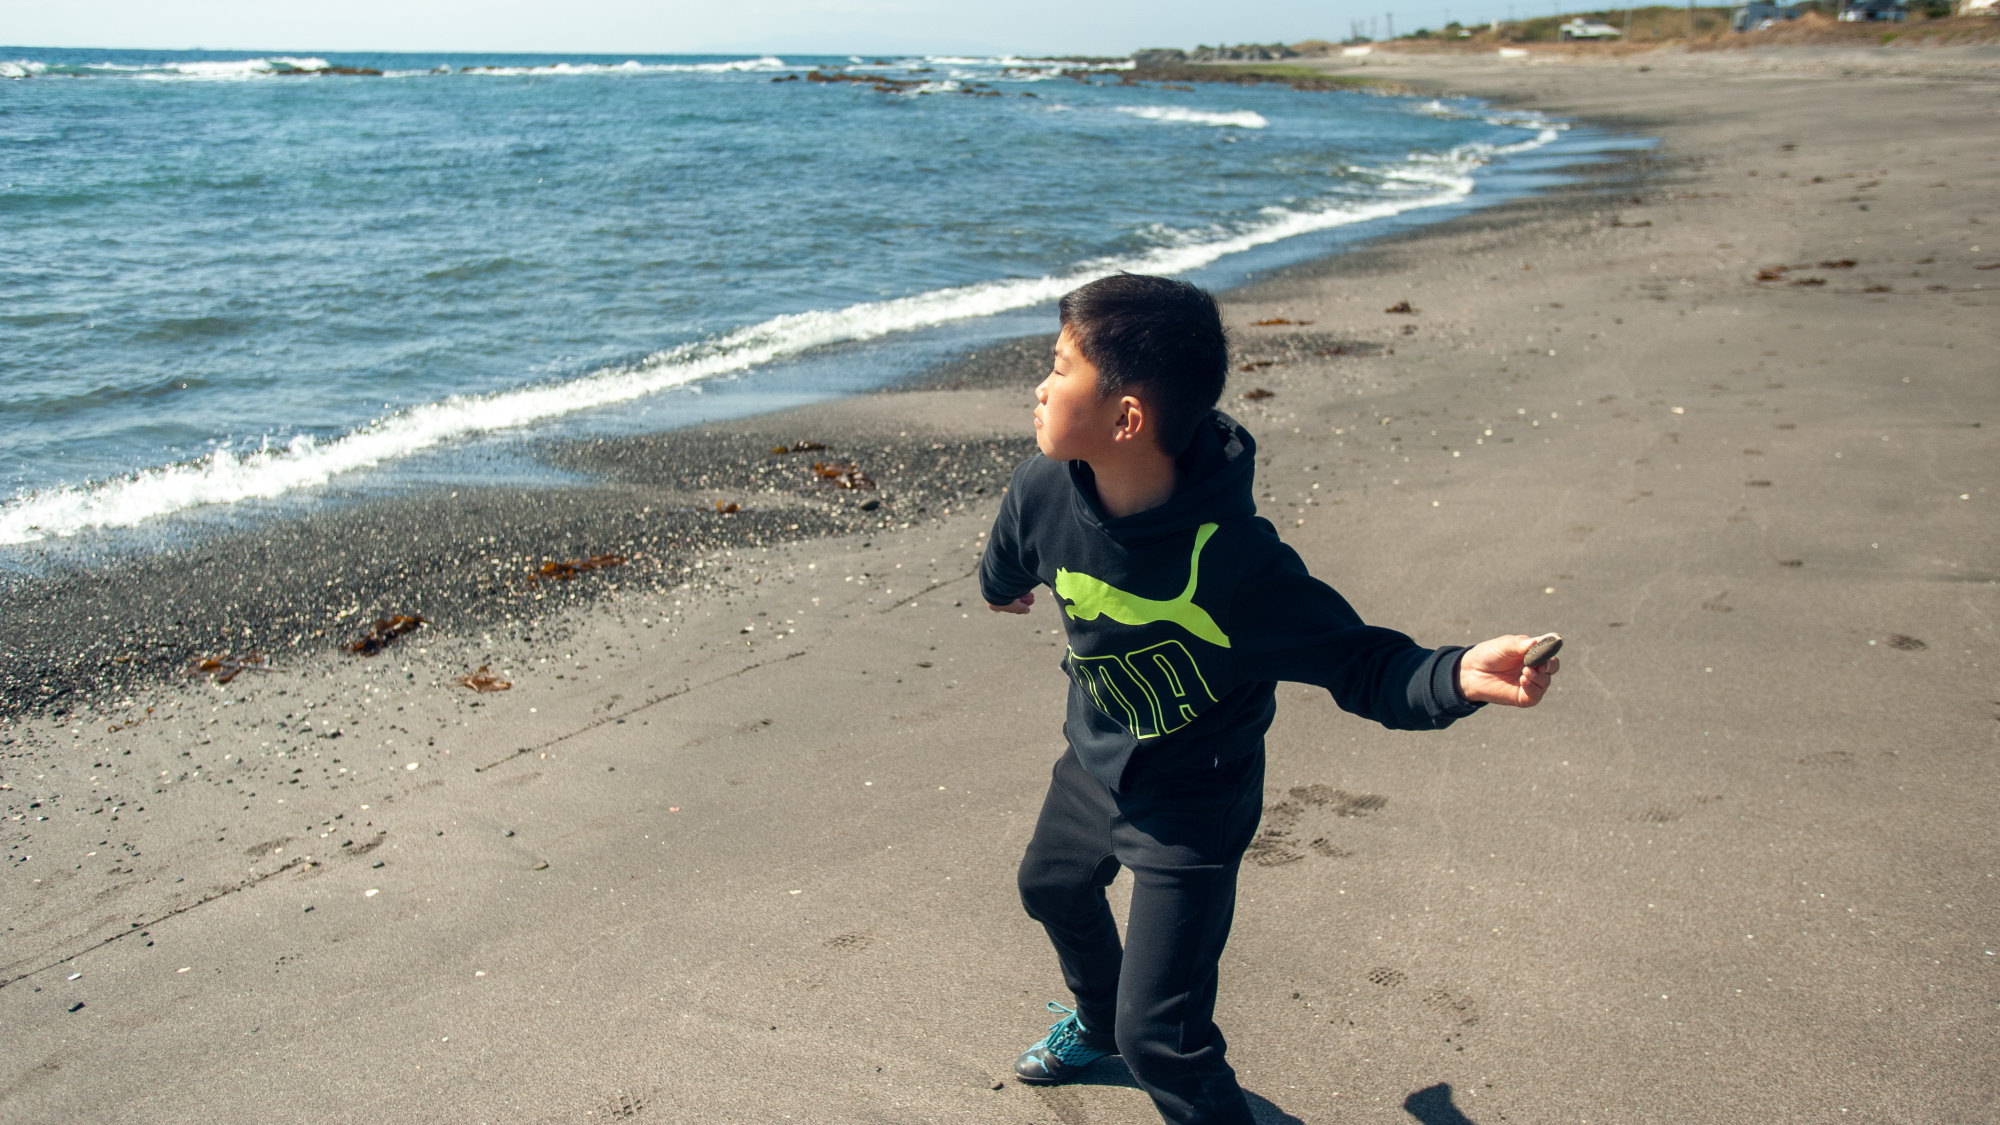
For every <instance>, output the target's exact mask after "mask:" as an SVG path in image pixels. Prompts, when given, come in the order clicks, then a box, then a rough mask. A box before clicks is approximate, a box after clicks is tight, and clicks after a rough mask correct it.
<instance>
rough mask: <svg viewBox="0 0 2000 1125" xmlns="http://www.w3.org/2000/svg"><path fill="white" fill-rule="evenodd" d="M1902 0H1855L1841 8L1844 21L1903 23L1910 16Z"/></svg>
mask: <svg viewBox="0 0 2000 1125" xmlns="http://www.w3.org/2000/svg"><path fill="white" fill-rule="evenodd" d="M1909 14H1910V13H1909V9H1907V8H1905V7H1903V5H1902V3H1901V0H1853V2H1851V3H1849V4H1848V5H1847V6H1846V7H1844V8H1842V9H1841V10H1840V21H1841V22H1842V23H1901V22H1903V20H1905V19H1906V18H1908V17H1909Z"/></svg>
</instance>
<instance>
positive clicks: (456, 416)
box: [0, 128, 1559, 545]
mask: <svg viewBox="0 0 2000 1125" xmlns="http://www.w3.org/2000/svg"><path fill="white" fill-rule="evenodd" d="M1558 135H1559V134H1558V132H1557V131H1556V130H1555V129H1553V128H1549V129H1544V130H1543V131H1542V132H1541V133H1540V134H1539V135H1538V136H1536V137H1535V138H1532V139H1530V140H1525V141H1522V142H1519V143H1517V144H1513V145H1499V146H1495V145H1466V146H1460V147H1458V148H1455V149H1453V150H1451V151H1450V152H1446V153H1442V154H1419V153H1413V154H1411V155H1410V156H1409V158H1408V160H1407V162H1406V163H1405V164H1404V165H1402V166H1400V167H1390V168H1385V169H1381V170H1380V174H1381V175H1382V177H1383V179H1384V181H1385V183H1384V186H1385V187H1388V188H1390V189H1391V190H1392V191H1393V190H1395V189H1396V188H1397V187H1399V186H1400V187H1402V188H1403V190H1402V191H1400V192H1397V194H1394V195H1392V196H1390V197H1388V198H1383V199H1379V200H1372V201H1366V202H1355V201H1352V200H1335V201H1326V202H1323V203H1321V204H1320V205H1318V206H1314V207H1307V208H1304V209H1286V208H1279V207H1271V208H1267V209H1265V211H1264V212H1263V215H1262V216H1261V221H1260V222H1258V223H1256V224H1255V225H1254V226H1251V227H1249V228H1247V229H1245V230H1241V231H1237V232H1232V233H1226V234H1221V235H1219V236H1218V235H1217V234H1216V233H1215V232H1190V233H1184V234H1182V235H1181V236H1180V237H1179V238H1178V239H1176V240H1174V241H1172V242H1170V244H1168V245H1164V246H1160V247H1157V248H1155V249H1153V250H1150V251H1147V252H1145V253H1142V254H1138V255H1134V256H1130V257H1123V258H1102V259H1095V260H1091V261H1086V262H1081V263H1078V264H1077V265H1076V266H1074V267H1072V268H1070V269H1068V270H1065V271H1062V272H1061V273H1058V274H1053V275H1049V276H1044V277H1034V278H1010V279H1005V280H996V281H985V282H978V283H975V284H971V285H962V286H952V287H948V288H943V289H936V290H931V291H929V292H924V293H917V294H913V295H911V296H907V297H899V298H894V299H891V300H886V301H874V302H864V303H860V304H854V305H849V306H847V307H845V308H837V309H823V310H813V311H809V312H802V313H789V314H785V315H782V316H777V317H773V318H771V319H769V320H766V321H763V322H762V323H759V324H755V325H751V326H748V327H745V328H741V329H737V330H736V331H734V332H731V333H728V334H726V335H723V336H721V337H719V338H716V339H713V340H707V341H696V342H691V343H687V344H681V345H678V346H675V347H672V348H669V349H666V350H664V351H660V352H656V353H654V354H652V355H650V356H647V357H646V358H644V359H642V360H639V361H637V362H634V363H629V364H620V365H616V366H612V367H606V368H600V369H598V370H596V371H592V372H590V373H588V374H585V375H583V376H581V377H579V378H576V379H573V380H568V381H564V382H558V383H548V384H541V385H536V386H529V387H521V388H517V389H514V390H508V391H500V392H496V393H493V394H489V395H477V396H471V395H465V396H453V397H451V398H447V399H443V400H441V401H438V402H432V403H426V404H423V405H421V406H416V407H412V408H409V409H406V410H403V411H400V412H398V413H396V414H392V415H389V416H387V417H384V418H380V419H377V420H376V421H374V422H372V423H370V424H368V425H366V426H363V427H361V428H360V429H357V430H354V431H351V432H349V433H347V434H344V435H341V436H338V437H335V438H332V439H330V440H321V439H317V438H314V437H312V436H310V435H298V436H294V437H292V438H290V439H289V440H284V441H271V440H266V441H264V442H262V443H260V444H259V445H257V446H256V447H255V448H254V449H249V450H245V451H236V450H231V449H226V448H224V449H217V450H215V451H214V452H212V453H210V454H208V455H207V456H205V457H202V458H199V459H196V460H192V461H186V462H181V463H177V464H172V465H164V466H159V467H156V468H151V469H145V470H141V471H139V472H136V473H133V474H130V475H128V476H124V477H120V478H116V479H113V480H109V481H102V482H95V483H91V484H84V485H71V486H62V487H58V488H52V489H44V490H41V491H38V492H33V493H29V494H26V495H23V496H19V497H16V498H15V499H13V500H11V501H9V502H7V503H5V504H4V505H0V545H18V544H24V543H33V542H37V541H40V540H43V539H47V538H49V537H51V536H55V537H64V536H70V535H74V534H76V533H78V532H81V531H86V530H89V529H92V528H110V527H131V526H135V525H137V524H139V523H142V522H144V521H146V520H149V519H154V518H157V517H160V516H165V515H169V514H172V513H175V512H180V511H186V510H189V509H193V508H198V507H204V506H209V505H217V504H230V503H236V502H239V501H244V500H252V499H272V498H276V497H280V496H284V495H286V494H288V493H292V492H295V491H297V490H300V489H306V488H311V487H314V486H317V485H321V484H324V483H326V482H327V481H329V480H331V479H332V478H333V477H335V476H337V475H339V474H342V473H347V472H351V471H354V470H358V469H366V468H371V467H374V466H378V465H381V464H384V463H386V462H390V461H394V460H396V459H398V458H402V457H406V456H409V455H411V454H414V453H418V452H421V451H424V450H427V449H432V448H435V447H438V446H441V445H444V444H446V443H449V442H452V441H455V440H460V439H464V438H468V437H474V436H477V435H480V434H486V433H492V432H496V431H501V430H508V429H514V428H518V427H522V426H527V425H531V424H534V423H538V422H545V421H549V420H552V419H556V418H560V417H564V416H566V415H572V414H577V413H581V412H583V411H587V410H594V409H598V408H602V407H606V406H612V405H615V404H618V403H622V402H630V401H632V400H635V399H639V398H644V397H646V396H648V395H653V394H658V393H660V392H662V391H667V390H672V389H674V388H677V387H686V386H689V385H691V384H695V383H699V382H701V381H702V380H706V379H713V378H716V377H718V376H724V375H731V374H736V373H740V372H743V371H747V370H750V369H752V368H755V367H758V366H761V365H763V364H767V363H771V362H774V361H777V360H782V359H785V358H788V357H791V356H795V355H798V354H800V353H803V352H805V351H808V350H810V349H813V348H817V347H824V346H827V345H831V344H843V343H855V342H861V341H867V340H873V339H878V338H881V337H884V336H889V335H893V334H896V333H901V332H908V331H914V330H917V329H923V328H930V327H934V326H937V325H941V324H948V323H951V322H954V321H962V320H970V319H975V318H979V317H986V316H993V315H996V314H1000V313H1005V312H1010V311H1013V310H1016V309H1022V308H1028V307H1032V306H1034V305H1039V304H1045V303H1048V302H1052V301H1054V300H1055V299H1056V298H1058V297H1060V296H1061V295H1062V294H1064V293H1066V292H1068V291H1069V290H1070V289H1073V288H1075V287H1076V286H1077V285H1080V284H1082V283H1084V282H1086V281H1089V280H1091V279H1092V278H1095V277H1101V276H1104V275H1105V274H1108V273H1113V272H1116V271H1119V270H1129V271H1132V272H1134V273H1154V274H1185V273H1188V272H1190V271H1193V270H1197V269H1201V268H1203V267H1205V266H1208V265H1210V264H1212V263H1214V262H1216V261H1218V260H1219V259H1222V258H1224V257H1227V256H1229V255H1231V254H1236V253H1241V252H1243V251H1246V250H1250V249H1253V248H1255V247H1258V246H1264V245H1268V244H1270V243H1273V242H1278V241H1281V240H1284V239H1287V238H1295V237H1298V236H1300V235H1305V234H1311V233H1315V232H1319V231H1326V230H1332V229H1335V228H1338V227H1344V226H1351V225H1353V224H1356V223H1364V222H1370V221H1374V220H1380V219H1386V218H1390V217H1392V216H1395V215H1400V214H1403V213H1405V212H1409V211H1416V210H1421V209H1424V208H1431V207H1440V206H1446V205H1449V204H1453V203H1457V202H1459V201H1461V200H1463V199H1465V198H1466V197H1467V196H1469V195H1470V194H1471V193H1472V191H1473V188H1474V181H1473V179H1472V175H1471V173H1472V170H1473V169H1474V168H1476V167H1477V166H1479V165H1480V164H1483V163H1485V162H1486V161H1487V160H1488V159H1490V158H1491V156H1492V155H1495V154H1500V153H1512V152H1522V151H1527V150H1529V149H1532V148H1537V147H1540V146H1542V145H1545V144H1548V143H1549V142H1551V141H1553V140H1554V139H1556V137H1557V136H1558Z"/></svg>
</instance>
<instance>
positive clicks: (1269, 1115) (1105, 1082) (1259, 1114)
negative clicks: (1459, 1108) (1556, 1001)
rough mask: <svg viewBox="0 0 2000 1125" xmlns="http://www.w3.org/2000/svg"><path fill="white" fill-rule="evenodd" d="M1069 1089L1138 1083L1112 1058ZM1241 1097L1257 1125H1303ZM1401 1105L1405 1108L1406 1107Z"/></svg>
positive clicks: (1261, 1100) (1251, 1094) (1256, 1098)
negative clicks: (1248, 1105) (1247, 1105)
mask: <svg viewBox="0 0 2000 1125" xmlns="http://www.w3.org/2000/svg"><path fill="white" fill-rule="evenodd" d="M1069 1085H1073V1086H1123V1087H1125V1088H1126V1089H1128V1090H1137V1089H1138V1088H1139V1083H1138V1080H1136V1079H1134V1078H1133V1077H1132V1070H1131V1068H1130V1067H1128V1066H1126V1065H1125V1060H1124V1059H1121V1058H1118V1057H1116V1056H1113V1057H1111V1058H1106V1059H1100V1060H1098V1061H1097V1062H1094V1063H1091V1064H1090V1066H1089V1067H1087V1068H1085V1070H1084V1071H1083V1073H1082V1074H1079V1075H1078V1076H1077V1077H1076V1078H1074V1079H1072V1080H1071V1081H1070V1083H1069ZM1243 1096H1244V1097H1245V1098H1246V1099H1248V1100H1249V1102H1250V1116H1251V1118H1252V1119H1253V1120H1254V1121H1256V1123H1257V1125H1305V1122H1304V1121H1301V1120H1299V1119H1298V1118H1296V1117H1294V1116H1292V1115H1291V1114H1289V1113H1286V1112H1285V1111H1284V1110H1283V1109H1280V1108H1279V1107H1278V1105H1277V1103H1275V1102H1273V1101H1271V1099H1269V1098H1267V1097H1264V1096H1263V1095H1262V1094H1259V1093H1256V1092H1255V1091H1251V1090H1245V1091H1243ZM1411 1096H1412V1097H1415V1096H1416V1095H1414V1094H1413V1095H1411ZM1404 1104H1405V1105H1407V1104H1408V1103H1407V1102H1406V1103H1404ZM1423 1120H1424V1125H1433V1123H1432V1122H1431V1121H1430V1120H1429V1119H1428V1118H1426V1119H1423ZM1447 1120H1450V1119H1447ZM1457 1120H1460V1121H1463V1120H1464V1118H1458V1119H1457ZM1468 1125H1469V1123H1468Z"/></svg>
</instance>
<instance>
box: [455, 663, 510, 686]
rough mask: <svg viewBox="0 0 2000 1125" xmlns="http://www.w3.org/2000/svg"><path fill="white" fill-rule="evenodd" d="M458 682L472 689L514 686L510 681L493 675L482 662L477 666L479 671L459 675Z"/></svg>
mask: <svg viewBox="0 0 2000 1125" xmlns="http://www.w3.org/2000/svg"><path fill="white" fill-rule="evenodd" d="M458 682H459V683H461V684H464V685H465V686H466V687H469V688H471V689H472V690H473V691H506V690H507V689H509V688H511V687H513V686H514V685H513V683H512V682H511V681H508V680H503V679H501V678H500V677H498V676H496V675H494V674H493V673H492V671H491V670H489V669H488V668H487V666H486V665H484V664H481V665H480V666H479V671H477V672H467V673H466V674H465V675H463V676H460V677H459V678H458Z"/></svg>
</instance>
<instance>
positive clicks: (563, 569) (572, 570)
mask: <svg viewBox="0 0 2000 1125" xmlns="http://www.w3.org/2000/svg"><path fill="white" fill-rule="evenodd" d="M623 565H625V556H624V555H611V554H605V555H592V556H590V557H589V558H587V559H570V560H568V561H567V562H545V563H543V564H542V565H541V567H540V569H538V570H536V571H535V573H533V574H531V575H529V576H528V581H530V582H540V581H542V580H544V579H549V580H553V581H558V582H567V581H569V580H570V579H572V578H575V577H576V576H577V575H579V574H582V573H583V572H584V571H587V570H603V569H604V568H605V567H607V566H623Z"/></svg>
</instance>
